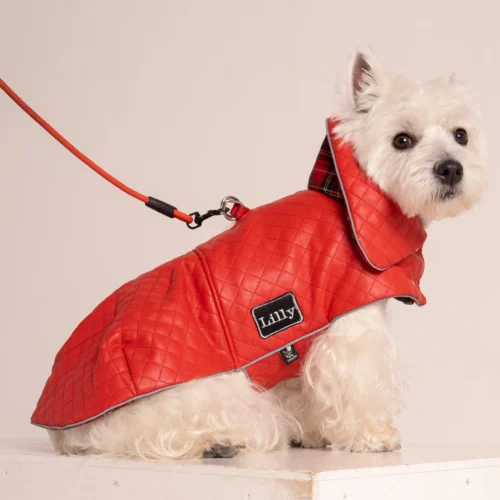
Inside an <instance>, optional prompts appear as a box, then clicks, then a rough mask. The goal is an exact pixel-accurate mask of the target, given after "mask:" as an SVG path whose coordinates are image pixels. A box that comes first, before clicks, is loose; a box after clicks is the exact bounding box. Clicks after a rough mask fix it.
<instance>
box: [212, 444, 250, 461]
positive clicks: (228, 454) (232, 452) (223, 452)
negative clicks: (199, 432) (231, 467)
mask: <svg viewBox="0 0 500 500" xmlns="http://www.w3.org/2000/svg"><path fill="white" fill-rule="evenodd" d="M241 448H242V447H241V446H224V445H223V444H214V445H213V446H211V447H210V449H209V450H205V451H204V452H203V458H233V457H235V456H236V455H237V454H238V453H239V451H240V449H241Z"/></svg>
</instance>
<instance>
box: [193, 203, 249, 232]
mask: <svg viewBox="0 0 500 500" xmlns="http://www.w3.org/2000/svg"><path fill="white" fill-rule="evenodd" d="M229 204H233V205H238V204H239V205H241V201H240V200H238V198H236V197H235V196H226V197H225V198H223V199H222V201H221V202H220V208H217V209H215V210H209V211H208V212H207V213H205V214H200V212H193V213H191V214H189V215H190V216H191V217H192V218H193V221H192V222H190V223H189V222H186V225H187V227H188V228H189V229H198V228H199V227H201V225H202V224H203V222H204V221H206V220H207V219H210V218H211V217H215V216H216V215H223V216H224V217H225V218H226V219H227V220H229V221H232V222H234V221H235V220H236V217H234V216H232V215H231V214H230V211H231V208H230V207H229V206H228V205H229Z"/></svg>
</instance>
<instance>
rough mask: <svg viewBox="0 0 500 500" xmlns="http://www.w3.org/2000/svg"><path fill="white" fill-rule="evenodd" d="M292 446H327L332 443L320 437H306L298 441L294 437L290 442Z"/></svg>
mask: <svg viewBox="0 0 500 500" xmlns="http://www.w3.org/2000/svg"><path fill="white" fill-rule="evenodd" d="M288 444H289V446H290V447H291V448H326V447H327V446H330V445H331V444H332V443H330V441H328V440H327V439H325V438H319V439H308V438H304V439H302V440H301V441H296V440H295V439H292V440H291V441H289V442H288Z"/></svg>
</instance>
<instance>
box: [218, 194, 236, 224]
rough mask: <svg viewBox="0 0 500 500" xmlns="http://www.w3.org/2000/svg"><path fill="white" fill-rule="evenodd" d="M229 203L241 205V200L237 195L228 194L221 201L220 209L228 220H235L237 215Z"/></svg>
mask: <svg viewBox="0 0 500 500" xmlns="http://www.w3.org/2000/svg"><path fill="white" fill-rule="evenodd" d="M228 203H233V204H234V205H241V201H240V200H238V198H236V196H226V197H225V198H223V199H222V201H221V202H220V209H221V211H222V213H223V215H224V217H225V218H226V219H227V220H230V221H231V222H234V221H235V220H236V217H233V216H232V215H231V213H230V210H231V209H230V208H228V206H227V205H228Z"/></svg>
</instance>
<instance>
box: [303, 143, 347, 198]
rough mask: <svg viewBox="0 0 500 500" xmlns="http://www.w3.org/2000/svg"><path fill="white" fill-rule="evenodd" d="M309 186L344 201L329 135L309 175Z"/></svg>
mask: <svg viewBox="0 0 500 500" xmlns="http://www.w3.org/2000/svg"><path fill="white" fill-rule="evenodd" d="M307 187H308V188H309V189H312V190H313V191H319V192H320V193H323V194H326V195H327V196H329V197H330V198H334V199H336V200H339V201H341V202H344V197H343V196H342V190H341V189H340V183H339V179H338V176H337V171H336V170H335V164H334V163H333V158H332V152H331V150H330V145H329V143H328V137H325V140H324V141H323V144H322V145H321V149H320V151H319V154H318V157H317V158H316V163H315V164H314V168H313V170H312V172H311V175H310V176H309V184H308V186H307Z"/></svg>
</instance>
